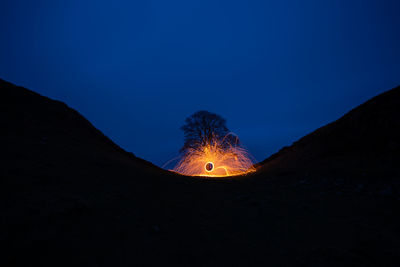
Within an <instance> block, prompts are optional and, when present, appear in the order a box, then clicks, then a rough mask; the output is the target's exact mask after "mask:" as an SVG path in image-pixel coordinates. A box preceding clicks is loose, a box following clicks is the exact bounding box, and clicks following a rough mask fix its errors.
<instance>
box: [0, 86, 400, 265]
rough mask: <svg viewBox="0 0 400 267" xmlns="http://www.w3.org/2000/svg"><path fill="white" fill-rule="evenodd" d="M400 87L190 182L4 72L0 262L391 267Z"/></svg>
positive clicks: (396, 250)
mask: <svg viewBox="0 0 400 267" xmlns="http://www.w3.org/2000/svg"><path fill="white" fill-rule="evenodd" d="M399 101H400V88H399V87H397V88H395V89H392V90H390V91H388V92H386V93H383V94H381V95H379V96H377V97H375V98H373V99H371V100H370V101H368V102H366V103H365V104H363V105H361V106H359V107H357V108H355V109H354V110H352V111H350V112H349V113H348V114H346V115H345V116H344V117H342V118H341V119H339V120H337V121H336V122H333V123H331V124H329V125H327V126H325V127H322V128H320V129H318V130H316V131H315V132H313V133H311V134H310V135H307V136H305V137H304V138H302V139H300V140H299V141H297V142H295V143H294V144H293V145H291V146H289V147H287V148H284V149H282V150H281V151H279V152H278V153H277V154H275V155H273V156H271V157H270V158H268V159H267V160H265V161H264V162H261V163H260V164H259V170H258V171H257V172H255V173H254V174H252V175H249V176H246V177H233V178H221V179H215V178H212V179H204V178H193V177H186V176H182V175H177V174H174V173H172V172H168V171H165V170H162V169H160V168H158V167H156V166H154V165H153V164H151V163H149V162H147V161H144V160H142V159H140V158H137V157H135V156H134V155H133V154H132V153H128V152H126V151H124V150H123V149H122V148H120V147H118V146H117V145H116V144H115V143H113V142H112V141H111V140H110V139H108V138H107V137H106V136H104V135H103V134H102V133H101V132H100V131H99V130H97V129H96V128H94V127H93V126H92V125H91V124H90V123H89V122H88V121H87V120H86V119H85V118H84V117H82V116H81V115H80V114H79V113H78V112H76V111H75V110H73V109H71V108H69V107H68V106H67V105H65V104H64V103H62V102H59V101H54V100H51V99H49V98H46V97H43V96H40V95H38V94H36V93H34V92H32V91H30V90H27V89H25V88H22V87H18V86H15V85H13V84H10V83H8V82H5V81H2V80H0V111H1V112H0V122H1V126H2V127H1V136H0V137H1V138H0V140H1V141H0V142H1V147H2V149H1V153H0V154H1V158H0V160H1V163H2V164H1V168H0V199H1V201H0V214H1V216H0V244H1V252H2V253H1V254H2V256H1V257H0V266H86V267H87V266H156V265H157V266H158V265H171V266H266V265H267V266H399V265H400V256H399V255H400V241H399V240H400V238H399V237H400V231H399V227H398V225H400V215H399V212H398V211H399V210H400V194H399V192H400V191H399V190H400V179H399V178H400V177H399V166H400V164H399V156H398V155H399V153H398V152H399V141H398V137H399V136H400V135H399V119H400V117H399V115H400V112H399V103H400V102H399Z"/></svg>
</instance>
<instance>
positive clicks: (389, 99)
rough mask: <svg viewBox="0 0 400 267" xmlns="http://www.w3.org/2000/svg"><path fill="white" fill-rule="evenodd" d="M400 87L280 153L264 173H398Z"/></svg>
mask: <svg viewBox="0 0 400 267" xmlns="http://www.w3.org/2000/svg"><path fill="white" fill-rule="evenodd" d="M399 137H400V87H396V88H394V89H392V90H389V91H387V92H385V93H383V94H381V95H378V96H376V97H374V98H372V99H371V100H369V101H367V102H366V103H364V104H362V105H360V106H358V107H357V108H355V109H353V110H351V111H350V112H348V113H347V114H346V115H344V116H343V117H342V118H340V119H338V120H337V121H335V122H332V123H330V124H328V125H326V126H324V127H321V128H320V129H318V130H316V131H314V132H313V133H311V134H309V135H307V136H305V137H303V138H301V139H300V140H298V141H297V142H294V143H293V144H292V145H291V146H289V147H285V148H283V149H281V150H280V151H279V152H278V153H276V154H274V155H272V156H271V157H270V158H268V159H266V160H264V161H263V162H261V163H260V165H264V166H263V169H264V170H265V171H268V170H276V169H281V170H283V169H285V170H288V169H322V170H332V169H339V168H342V167H343V168H353V169H357V168H358V169H363V168H364V169H365V170H371V169H372V168H378V169H388V168H389V169H390V168H396V169H398V167H399V164H400V141H399Z"/></svg>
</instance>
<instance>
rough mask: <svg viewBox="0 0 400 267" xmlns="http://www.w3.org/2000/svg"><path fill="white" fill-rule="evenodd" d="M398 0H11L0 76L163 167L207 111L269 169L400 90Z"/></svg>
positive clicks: (5, 7) (2, 19)
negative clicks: (292, 148) (328, 127)
mask: <svg viewBox="0 0 400 267" xmlns="http://www.w3.org/2000/svg"><path fill="white" fill-rule="evenodd" d="M399 14H400V1H378V0H375V1H367V0H362V1H361V0H360V1H350V0H347V1H325V0H324V1H306V0H301V1H300V0H299V1H283V0H276V1H248V0H246V1H233V0H229V1H217V0H210V1H209V0H194V1H193V0H182V1H161V0H160V1H100V0H96V1H81V0H80V1H54V0H48V1H40V0H39V1H19V0H12V1H11V0H10V1H7V0H6V1H2V5H1V9H0V77H1V78H3V79H5V80H8V81H10V82H13V83H16V84H18V85H22V86H25V87H27V88H29V89H32V90H34V91H36V92H39V93H41V94H43V95H46V96H49V97H51V98H55V99H58V100H61V101H64V102H66V103H67V104H68V105H69V106H70V107H72V108H74V109H76V110H78V111H79V112H80V113H81V114H83V115H84V116H85V117H86V118H88V119H89V120H90V121H91V122H92V123H93V124H94V125H95V126H96V127H97V128H99V129H100V130H101V131H103V132H104V133H105V134H106V135H107V136H109V137H110V138H111V139H112V140H113V141H115V142H116V143H117V144H119V145H120V146H122V147H123V148H124V149H126V150H128V151H131V152H133V153H135V154H136V155H137V156H139V157H142V158H144V159H146V160H149V161H151V162H153V163H155V164H157V165H162V164H163V163H164V162H165V161H167V160H168V159H170V158H172V157H174V155H176V154H177V152H178V150H179V148H180V147H181V145H182V144H183V135H182V133H181V131H180V130H179V127H180V126H181V125H182V124H183V121H184V119H185V118H186V117H187V116H189V115H191V114H192V113H193V112H195V111H198V110H208V111H211V112H215V113H218V114H220V115H221V116H223V117H225V118H226V119H227V122H228V127H229V128H230V130H232V131H233V132H235V133H237V134H238V135H239V137H240V138H241V140H242V142H243V143H244V144H245V145H246V146H247V147H248V148H249V150H250V152H251V153H252V154H253V155H254V156H255V158H256V159H257V160H259V161H261V160H264V159H265V158H266V157H268V156H269V155H270V154H271V153H274V152H276V151H277V150H278V149H279V148H281V147H282V146H284V145H289V144H291V143H292V142H293V141H295V140H297V139H298V138H300V137H302V136H303V135H305V134H307V133H309V132H310V131H312V130H314V129H316V128H318V127H320V126H322V125H324V124H326V123H328V122H330V121H332V120H335V119H337V118H338V117H340V116H341V115H343V114H344V113H345V112H347V111H348V110H349V109H351V108H353V107H355V106H357V105H359V104H361V103H362V102H364V101H365V100H367V99H369V98H370V97H372V96H374V95H376V94H379V93H381V92H383V91H385V90H387V89H390V88H392V87H394V86H396V85H399V84H400V49H399V48H400V16H399Z"/></svg>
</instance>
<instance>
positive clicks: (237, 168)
mask: <svg viewBox="0 0 400 267" xmlns="http://www.w3.org/2000/svg"><path fill="white" fill-rule="evenodd" d="M230 134H231V133H230ZM210 143H211V144H210ZM210 143H208V144H205V145H203V146H200V147H198V148H189V149H188V150H187V151H186V152H185V153H184V154H183V156H182V158H181V159H180V161H179V162H178V163H177V165H176V166H175V167H174V169H173V171H175V172H178V173H181V174H184V175H189V176H211V177H223V176H232V175H241V174H246V173H249V172H253V171H255V168H254V162H253V161H252V160H251V158H252V157H251V155H250V154H249V153H248V152H247V150H246V149H245V148H243V147H241V146H239V145H237V144H228V145H227V144H226V143H224V140H222V141H218V140H217V139H215V140H213V141H212V142H210ZM223 144H224V145H223Z"/></svg>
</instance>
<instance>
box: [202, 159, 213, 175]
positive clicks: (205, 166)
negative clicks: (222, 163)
mask: <svg viewBox="0 0 400 267" xmlns="http://www.w3.org/2000/svg"><path fill="white" fill-rule="evenodd" d="M208 164H211V166H212V168H211V170H208V169H207V165H208ZM204 169H205V170H206V172H212V171H213V170H214V163H212V162H211V161H209V162H207V163H206V164H204Z"/></svg>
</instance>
